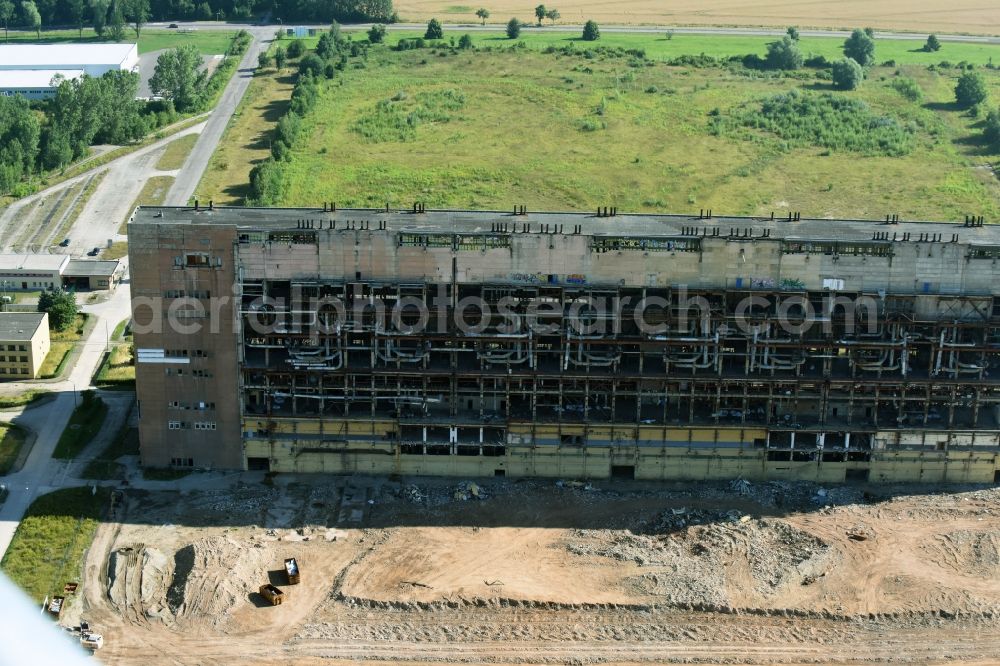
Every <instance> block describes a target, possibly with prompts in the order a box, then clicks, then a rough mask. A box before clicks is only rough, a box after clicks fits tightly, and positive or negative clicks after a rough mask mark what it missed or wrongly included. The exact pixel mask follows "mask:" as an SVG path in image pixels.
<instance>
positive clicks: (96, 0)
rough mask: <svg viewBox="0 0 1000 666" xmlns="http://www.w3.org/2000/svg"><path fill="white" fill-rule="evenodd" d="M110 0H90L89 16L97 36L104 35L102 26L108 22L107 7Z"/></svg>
mask: <svg viewBox="0 0 1000 666" xmlns="http://www.w3.org/2000/svg"><path fill="white" fill-rule="evenodd" d="M110 5H111V1H110V0H90V16H91V19H92V20H93V22H94V32H96V33H97V36H98V37H103V36H104V27H105V26H106V25H107V24H108V7H109V6H110Z"/></svg>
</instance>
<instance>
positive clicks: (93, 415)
mask: <svg viewBox="0 0 1000 666" xmlns="http://www.w3.org/2000/svg"><path fill="white" fill-rule="evenodd" d="M81 396H82V397H81V400H80V404H79V405H77V407H76V409H74V410H73V415H72V416H71V417H70V419H69V423H67V424H66V429H65V430H63V433H62V435H60V436H59V441H58V442H57V443H56V448H55V451H53V452H52V457H53V458H59V459H62V460H68V459H72V458H74V457H76V455H77V454H78V453H80V451H82V450H83V448H84V447H85V446H87V444H89V443H90V440H92V439H93V438H94V437H95V436H97V433H98V432H99V431H100V430H101V426H102V425H104V418H105V417H106V416H107V415H108V406H107V405H106V404H104V401H103V400H101V399H100V398H99V397H97V396H95V395H93V391H81Z"/></svg>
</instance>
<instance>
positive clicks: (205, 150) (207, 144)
mask: <svg viewBox="0 0 1000 666" xmlns="http://www.w3.org/2000/svg"><path fill="white" fill-rule="evenodd" d="M248 31H249V32H250V34H251V35H252V36H253V41H252V42H251V43H250V46H249V47H247V51H246V53H245V54H244V56H243V60H242V61H241V62H240V65H239V69H238V70H237V72H236V74H235V75H234V76H233V78H232V79H231V80H230V81H229V84H228V85H227V86H226V89H225V90H224V91H223V93H222V97H221V98H220V99H219V103H218V104H217V105H216V107H215V109H214V110H213V111H212V115H211V116H209V118H208V122H207V123H206V124H205V129H204V130H203V131H202V132H201V136H199V137H198V141H197V142H196V143H195V144H194V148H193V149H192V150H191V153H190V154H189V155H188V158H187V161H186V162H185V163H184V166H183V167H182V168H181V170H180V173H178V174H177V180H175V181H174V185H173V187H172V188H171V189H170V192H169V193H168V194H167V198H166V200H165V201H164V203H165V204H166V205H168V206H183V205H186V204H187V202H188V200H189V199H190V198H191V197H192V196H193V195H194V191H195V188H197V187H198V182H199V181H201V176H202V174H204V173H205V169H207V168H208V162H209V160H211V159H212V154H213V153H214V152H215V148H216V146H218V145H219V140H220V139H222V133H223V132H225V130H226V125H228V124H229V119H230V118H232V116H233V113H234V112H235V111H236V107H237V106H239V103H240V100H242V99H243V95H244V93H246V91H247V88H248V87H249V86H250V81H252V80H253V72H254V69H256V67H257V56H258V55H259V54H260V52H261V51H263V50H264V49H266V48H267V47H268V45H269V44H270V42H271V39H272V38H273V37H274V29H273V28H267V27H260V28H249V29H248Z"/></svg>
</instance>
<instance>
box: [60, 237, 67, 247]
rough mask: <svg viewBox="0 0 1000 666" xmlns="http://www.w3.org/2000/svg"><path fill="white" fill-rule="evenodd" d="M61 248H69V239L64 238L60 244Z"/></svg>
mask: <svg viewBox="0 0 1000 666" xmlns="http://www.w3.org/2000/svg"><path fill="white" fill-rule="evenodd" d="M59 247H69V239H68V238H64V239H62V240H61V241H60V242H59Z"/></svg>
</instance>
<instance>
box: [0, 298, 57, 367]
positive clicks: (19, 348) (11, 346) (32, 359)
mask: <svg viewBox="0 0 1000 666" xmlns="http://www.w3.org/2000/svg"><path fill="white" fill-rule="evenodd" d="M48 353H49V315H48V314H47V313H45V312H27V313H21V312H0V380H4V379H12V380H21V379H34V378H36V377H38V372H39V371H40V370H41V368H42V363H44V362H45V357H46V355H48Z"/></svg>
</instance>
